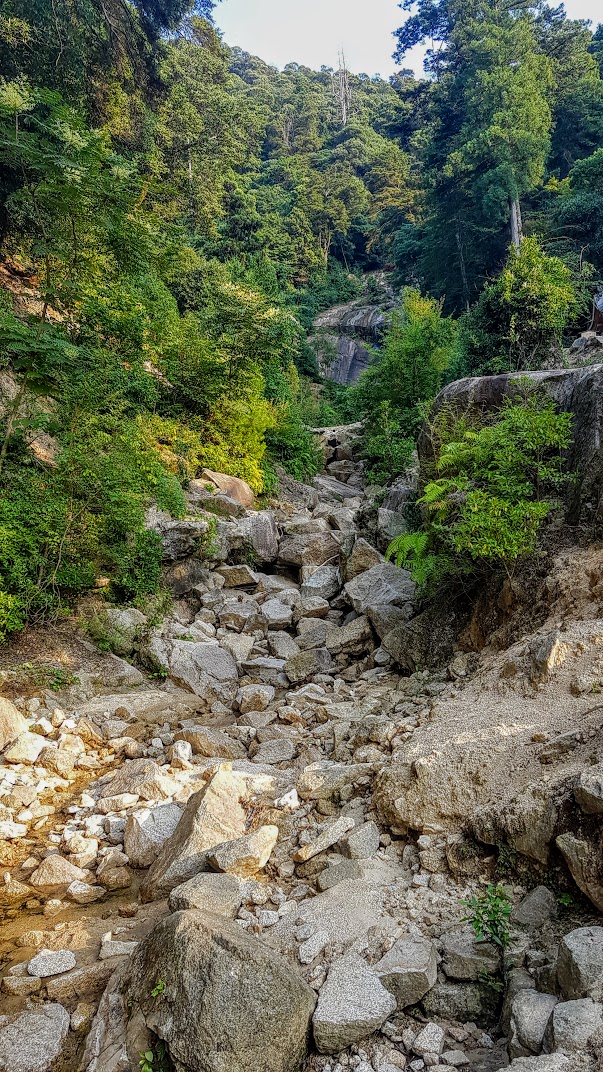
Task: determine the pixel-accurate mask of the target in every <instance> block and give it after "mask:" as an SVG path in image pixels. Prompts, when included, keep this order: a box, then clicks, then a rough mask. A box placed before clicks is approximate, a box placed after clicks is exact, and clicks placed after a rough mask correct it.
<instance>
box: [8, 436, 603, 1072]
mask: <svg viewBox="0 0 603 1072" xmlns="http://www.w3.org/2000/svg"><path fill="white" fill-rule="evenodd" d="M357 433H358V429H357V428H355V427H350V428H341V429H330V430H324V431H323V432H322V433H321V438H322V442H323V445H324V448H325V454H326V461H327V465H326V470H325V473H324V474H323V475H321V476H319V477H317V478H316V479H315V481H314V485H313V487H306V486H304V485H299V484H296V483H295V482H293V481H290V480H287V479H286V478H284V479H283V483H282V489H281V495H280V497H279V501H278V502H277V503H275V504H274V505H273V507H271V508H270V509H265V510H259V511H256V510H254V509H253V508H252V499H251V497H250V492H249V489H248V488H247V487H246V486H245V485H243V484H242V482H239V481H235V480H232V479H231V478H225V477H223V476H222V475H221V474H212V473H209V472H208V473H205V474H204V475H203V477H202V479H201V480H200V481H197V482H194V483H193V485H192V486H191V488H190V489H189V509H190V513H189V516H188V517H187V518H186V519H185V521H172V520H171V519H169V518H168V517H166V516H163V515H160V514H154V515H153V516H151V517H150V518H149V523H150V524H152V525H153V526H154V527H155V528H156V529H157V531H158V532H160V533H161V536H162V539H163V544H164V558H165V564H164V565H165V581H166V583H167V584H168V585H169V587H170V588H171V590H172V593H173V595H174V603H173V606H172V608H171V610H170V612H169V615H168V617H167V618H165V619H164V621H163V622H162V623H161V624H160V625H153V624H152V622H151V621H150V620H148V619H146V618H145V616H144V615H142V614H141V613H140V612H139V611H136V610H133V609H123V610H120V609H101V610H99V611H98V617H99V620H100V624H101V625H102V626H103V628H104V629H105V630H107V631H110V635H111V637H112V643H113V646H114V647H116V648H118V650H119V651H120V652H121V656H115V655H104V656H103V655H99V654H98V653H97V652H94V651H92V650H91V647H90V645H89V644H87V643H86V642H84V641H81V640H78V639H77V638H76V639H72V641H71V647H69V646H68V651H67V652H66V655H65V659H66V662H68V663H69V664H70V665H71V666H73V667H74V668H75V669H77V671H78V674H77V676H78V678H79V680H78V681H77V682H76V683H74V684H73V685H72V686H70V687H69V688H67V689H65V690H64V691H63V693H62V694H61V695H60V698H59V700H57V697H56V696H55V695H54V694H53V693H52V692H45V691H43V690H38V691H37V692H36V691H35V690H33V694H31V695H28V696H25V695H21V696H19V695H16V692H15V689H16V685H13V687H12V701H14V702H12V701H11V700H9V699H8V698H6V699H4V700H0V733H1V735H2V739H1V740H0V747H1V748H2V750H3V755H2V763H1V765H0V792H1V797H0V837H1V838H2V839H3V841H2V852H3V859H4V860H5V867H6V873H5V883H4V887H3V889H2V890H1V894H2V900H3V903H4V906H5V908H4V920H3V923H2V927H1V930H0V953H1V956H2V962H3V967H2V984H1V986H2V1013H3V1014H4V1016H5V1019H4V1020H0V1072H9V1070H10V1072H53V1070H54V1072H61V1070H65V1072H66V1070H71V1069H76V1068H83V1069H85V1070H86V1072H127V1070H135V1069H137V1068H138V1067H139V1064H140V1061H141V1056H140V1055H141V1053H146V1052H148V1053H150V1054H151V1055H152V1060H150V1067H151V1068H152V1069H153V1070H154V1072H155V1069H160V1068H165V1067H169V1065H168V1064H167V1061H168V1059H169V1062H171V1067H173V1068H174V1069H176V1072H251V1070H253V1072H294V1070H296V1069H299V1068H306V1069H307V1070H308V1072H309V1070H321V1072H341V1070H342V1069H347V1068H354V1069H357V1070H359V1072H371V1070H372V1072H392V1070H395V1069H403V1068H405V1067H407V1066H408V1067H409V1068H410V1069H412V1070H413V1072H421V1070H422V1069H423V1068H429V1067H438V1068H439V1069H440V1070H441V1072H446V1070H448V1072H449V1070H450V1069H451V1068H464V1067H470V1068H473V1069H476V1070H480V1072H489V1070H494V1069H497V1068H500V1067H503V1066H505V1065H507V1064H508V1063H509V1061H512V1062H513V1065H512V1067H513V1068H514V1069H516V1070H517V1072H519V1070H523V1072H532V1070H537V1072H541V1070H542V1072H568V1070H571V1069H574V1068H575V1069H584V1070H585V1072H587V1070H588V1072H594V1070H595V1069H596V1068H597V1067H598V1065H597V1061H598V1057H597V1054H600V1052H601V1049H600V1047H601V1037H602V1035H601V1031H602V1007H601V1004H600V1001H601V998H602V997H603V928H601V927H600V926H599V925H598V923H599V916H598V910H599V909H603V895H601V894H600V892H599V890H600V889H602V890H603V883H601V882H600V879H599V873H600V872H599V868H600V863H601V861H600V837H601V828H600V822H601V820H600V814H601V813H602V812H603V781H602V779H601V773H600V771H601V759H602V758H603V754H602V752H601V751H600V748H601V743H602V741H601V734H602V727H603V713H602V712H601V709H600V705H598V704H597V703H596V699H595V701H593V696H592V691H593V689H592V686H593V683H596V681H597V680H598V678H599V676H600V675H603V669H602V667H601V656H600V650H601V648H600V645H601V643H602V642H603V633H602V631H601V624H600V618H601V603H602V601H603V563H602V562H601V555H600V553H599V552H598V551H596V550H595V549H592V548H591V549H588V548H587V549H583V550H582V551H578V550H577V549H576V550H575V551H574V553H572V554H569V555H568V553H567V552H564V553H562V554H560V555H559V556H558V559H557V560H556V561H555V563H554V567H553V569H552V571H551V572H550V575H549V577H548V578H547V586H546V591H545V592H543V593H540V595H539V598H540V599H541V600H542V603H543V613H542V615H541V617H542V625H541V627H540V628H539V629H538V630H536V631H535V632H534V633H533V634H531V635H529V636H526V637H523V638H522V639H521V640H519V641H517V642H516V643H515V644H514V645H512V646H511V647H507V648H506V649H505V650H497V648H496V645H493V646H492V647H491V649H485V650H484V651H483V652H482V654H481V655H479V656H477V655H475V654H471V653H469V652H468V651H467V650H463V648H464V647H465V648H466V647H467V645H464V644H463V643H462V642H461V640H460V639H459V637H460V632H461V626H462V625H463V623H461V622H457V623H456V626H458V628H456V627H455V629H453V628H452V627H451V624H450V618H451V617H452V613H451V608H443V609H442V608H441V609H440V618H439V620H437V619H435V618H433V617H432V618H431V619H428V618H426V617H425V612H422V611H421V608H420V606H419V605H418V603H417V599H416V593H415V592H414V589H413V586H412V583H411V581H410V578H409V577H408V575H407V574H406V573H405V572H404V571H401V570H397V569H396V568H395V567H394V566H392V565H390V564H389V563H385V562H384V561H383V557H382V554H381V551H380V548H381V549H382V548H383V546H384V544H385V543H386V542H387V538H388V529H387V526H388V525H391V524H392V515H396V514H399V513H400V511H401V509H402V507H403V504H404V501H405V499H406V498H407V497H408V488H406V487H405V486H404V485H403V484H402V485H401V486H399V487H398V488H395V489H393V491H392V492H391V493H390V499H389V501H386V502H385V503H384V504H382V505H381V506H379V507H378V506H377V505H376V504H375V503H374V502H373V501H372V500H371V499H370V497H369V498H368V499H367V498H366V494H365V489H364V487H363V476H362V465H361V463H360V462H359V461H358V460H357V458H356V438H357ZM210 489H211V490H210ZM212 516H217V517H218V520H217V523H216V531H215V535H214V536H213V537H212V542H213V543H214V544H215V545H216V546H215V547H214V550H213V552H212V554H213V556H214V560H213V562H212V568H210V567H209V566H208V564H207V562H206V561H205V560H204V559H203V557H202V555H201V554H200V552H199V550H198V548H199V540H200V538H202V537H204V536H205V537H206V536H207V533H208V530H210V528H211V529H213V526H210V523H209V518H210V517H212ZM367 537H370V539H367ZM371 541H372V542H371ZM465 625H466V623H465ZM426 638H427V639H426ZM49 642H50V641H49ZM78 645H79V646H78ZM427 648H429V649H430V650H431V651H432V652H434V653H435V656H436V658H435V660H434V661H435V662H436V663H439V665H437V666H435V667H434V668H433V669H418V668H417V664H421V665H425V662H424V653H425V650H426V649H427ZM127 660H131V661H127ZM134 663H136V665H133V664H134ZM140 667H142V668H143V669H140ZM10 688H11V678H10V675H9V676H7V681H6V690H5V691H7V692H8V691H9V690H10ZM29 691H30V693H32V690H31V689H30V690H29ZM492 846H498V847H500V846H504V847H505V852H506V853H507V856H508V858H509V859H510V860H520V861H523V862H524V864H525V865H526V866H525V867H523V869H522V868H519V871H520V873H521V876H522V877H521V884H520V879H519V878H518V877H517V874H516V875H515V876H514V877H513V878H512V879H511V882H512V885H511V886H510V895H511V898H512V901H513V904H514V910H513V917H512V923H511V940H510V944H509V946H508V948H507V949H506V950H505V952H504V954H503V953H501V950H500V949H498V948H497V947H496V946H495V945H493V944H491V943H489V942H476V941H475V938H474V935H473V932H472V930H471V928H470V927H469V926H468V925H467V923H466V922H464V916H465V914H466V909H465V908H464V907H463V905H462V902H463V901H466V900H468V899H469V898H470V897H471V896H473V895H474V894H479V893H480V892H481V891H483V890H484V888H485V886H486V884H487V883H488V882H489V881H492V880H493V879H494V875H495V870H494V869H495V863H496V855H497V854H496V852H494V850H493V848H492ZM562 857H563V860H565V863H566V865H567V866H569V868H570V870H571V872H572V874H573V875H574V878H575V879H576V882H578V885H579V886H580V887H581V889H582V891H583V892H584V893H586V894H587V896H588V898H590V900H584V901H582V900H581V899H580V896H579V895H578V894H577V893H576V891H575V888H574V887H571V888H572V890H573V899H572V900H571V901H570V902H569V907H568V905H567V904H560V902H559V900H558V894H559V890H558V889H557V888H556V887H555V885H554V882H556V881H557V878H556V877H555V875H557V871H558V870H559V868H560V866H561V863H562ZM564 866H565V865H564ZM555 869H557V871H556V870H555ZM564 874H565V876H566V881H569V878H568V873H567V870H566V871H565V872H564ZM557 877H558V875H557ZM599 897H601V900H600V901H599V900H598V898H599ZM565 900H566V902H567V898H566V899H565ZM161 1040H163V1041H164V1043H165V1046H166V1054H167V1056H166V1057H165V1061H164V1058H163V1057H162V1049H161V1045H160V1041H161ZM162 1061H163V1062H164V1063H163V1064H161V1062H162Z"/></svg>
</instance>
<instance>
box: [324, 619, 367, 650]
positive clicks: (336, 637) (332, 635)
mask: <svg viewBox="0 0 603 1072" xmlns="http://www.w3.org/2000/svg"><path fill="white" fill-rule="evenodd" d="M374 646H375V645H374V642H373V631H372V629H371V625H370V622H369V620H368V618H366V617H365V616H364V615H361V616H360V617H358V618H354V619H353V621H351V622H348V624H347V625H342V626H341V627H339V628H338V627H337V626H335V627H331V628H330V629H327V636H326V640H325V647H326V649H327V651H329V652H330V653H331V655H339V654H340V653H342V652H343V653H344V654H346V655H363V654H365V653H366V652H368V651H371V650H372V649H373V648H374Z"/></svg>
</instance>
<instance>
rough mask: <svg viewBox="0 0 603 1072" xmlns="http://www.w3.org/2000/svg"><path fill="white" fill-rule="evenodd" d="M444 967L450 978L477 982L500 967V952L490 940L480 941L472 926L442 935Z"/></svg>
mask: <svg viewBox="0 0 603 1072" xmlns="http://www.w3.org/2000/svg"><path fill="white" fill-rule="evenodd" d="M442 967H443V969H444V971H445V973H446V975H447V976H448V978H449V979H461V980H463V981H464V982H477V981H478V980H479V979H480V978H481V977H483V975H484V974H493V973H495V972H497V971H498V969H499V967H500V953H499V951H498V950H497V949H496V948H495V946H493V945H491V944H490V943H489V942H478V941H476V939H475V935H474V933H473V930H472V928H471V927H469V926H467V927H461V928H459V929H458V930H453V931H448V932H447V933H446V934H444V935H442Z"/></svg>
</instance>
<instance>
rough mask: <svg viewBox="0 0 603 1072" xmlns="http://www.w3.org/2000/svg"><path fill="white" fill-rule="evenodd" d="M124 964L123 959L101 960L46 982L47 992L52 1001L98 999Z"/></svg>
mask: <svg viewBox="0 0 603 1072" xmlns="http://www.w3.org/2000/svg"><path fill="white" fill-rule="evenodd" d="M121 963H122V958H121V957H116V958H115V959H114V960H99V961H97V962H96V963H95V964H85V965H84V966H83V967H82V968H74V970H73V971H70V972H66V973H65V975H57V976H55V977H54V978H52V979H47V980H46V992H47V994H48V997H49V998H50V999H51V1000H52V1001H72V1000H73V998H76V997H77V998H82V997H85V998H92V997H98V995H99V994H101V993H102V991H103V990H104V988H105V986H106V985H107V982H108V981H109V979H110V977H111V975H112V974H113V972H114V971H115V969H116V968H117V967H118V966H119V965H120V964H121Z"/></svg>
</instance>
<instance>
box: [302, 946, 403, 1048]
mask: <svg viewBox="0 0 603 1072" xmlns="http://www.w3.org/2000/svg"><path fill="white" fill-rule="evenodd" d="M395 1008H396V999H395V998H394V996H393V995H392V994H390V992H389V990H386V988H385V987H384V986H383V983H382V982H381V981H380V979H379V976H378V975H377V973H376V972H375V971H374V970H373V969H372V968H369V966H368V965H367V964H366V963H365V961H364V960H362V959H361V958H360V957H359V956H357V955H356V954H355V953H348V954H347V955H346V956H344V957H341V958H340V959H339V960H337V961H335V962H334V963H333V964H332V965H331V968H330V970H329V975H328V977H327V981H326V983H324V984H323V987H322V989H321V991H320V995H319V998H318V1005H317V1006H316V1012H315V1013H314V1021H313V1023H314V1041H315V1042H316V1046H317V1048H318V1050H319V1051H320V1053H338V1052H339V1051H340V1050H344V1049H345V1048H346V1046H351V1045H352V1043H354V1042H360V1040H361V1039H364V1038H367V1037H368V1036H369V1035H372V1033H373V1031H377V1030H378V1028H380V1027H381V1025H382V1024H383V1023H385V1021H386V1020H387V1018H388V1016H391V1014H392V1012H394V1010H395Z"/></svg>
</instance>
